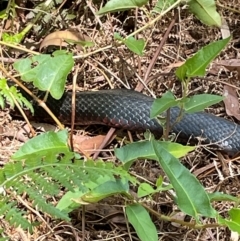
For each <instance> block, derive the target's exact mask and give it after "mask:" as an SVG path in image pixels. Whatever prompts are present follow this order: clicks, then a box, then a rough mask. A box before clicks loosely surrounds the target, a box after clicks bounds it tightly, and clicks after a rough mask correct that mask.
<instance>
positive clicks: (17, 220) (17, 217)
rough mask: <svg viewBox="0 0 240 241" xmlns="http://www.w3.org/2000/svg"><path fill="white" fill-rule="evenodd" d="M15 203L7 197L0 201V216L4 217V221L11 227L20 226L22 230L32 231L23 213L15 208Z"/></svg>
mask: <svg viewBox="0 0 240 241" xmlns="http://www.w3.org/2000/svg"><path fill="white" fill-rule="evenodd" d="M15 205H16V202H12V201H10V200H9V199H8V198H7V197H3V198H2V199H1V200H0V207H1V208H0V216H2V215H4V216H5V219H6V220H7V221H8V222H9V223H10V224H11V225H13V226H21V227H22V228H24V229H29V230H30V231H31V230H32V225H31V223H30V222H28V220H27V219H26V218H24V214H25V213H24V212H23V211H21V210H19V209H18V208H16V207H15Z"/></svg>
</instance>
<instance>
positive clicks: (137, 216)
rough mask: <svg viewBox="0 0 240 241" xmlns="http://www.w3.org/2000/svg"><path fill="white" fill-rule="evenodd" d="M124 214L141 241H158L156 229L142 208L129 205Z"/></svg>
mask: <svg viewBox="0 0 240 241" xmlns="http://www.w3.org/2000/svg"><path fill="white" fill-rule="evenodd" d="M126 214H127V217H128V220H129V222H130V223H131V224H132V226H133V227H134V229H135V231H136V233H137V235H138V237H139V238H140V240H141V241H157V240H158V235H157V229H156V227H155V225H154V224H153V222H152V220H151V218H150V216H149V214H148V212H147V211H146V209H145V208H144V207H142V206H141V205H139V204H133V205H129V206H127V207H126Z"/></svg>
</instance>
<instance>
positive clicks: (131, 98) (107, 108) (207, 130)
mask: <svg viewBox="0 0 240 241" xmlns="http://www.w3.org/2000/svg"><path fill="white" fill-rule="evenodd" d="M71 99H72V93H71V92H66V93H65V94H64V95H63V97H62V98H61V99H60V100H55V99H53V98H52V97H51V96H49V97H48V100H47V105H48V107H49V108H50V109H51V110H52V112H53V113H54V114H55V115H56V116H57V117H58V118H59V119H60V121H61V122H62V123H63V124H69V123H71V111H72V108H71ZM153 101H154V99H153V98H151V97H148V96H146V95H144V94H141V93H139V92H136V91H133V90H125V89H114V90H101V91H96V92H93V91H83V92H77V93H76V119H75V123H76V124H79V125H85V124H86V125H89V124H104V125H107V126H111V127H116V128H122V129H126V130H132V131H145V130H147V129H148V130H150V131H151V132H153V133H156V134H161V133H162V127H161V125H160V124H159V122H158V121H157V120H156V119H150V109H151V106H152V103H153ZM179 111H180V110H179V108H178V107H175V108H171V110H170V124H171V125H172V124H173V123H175V121H176V118H177V117H178V115H179ZM35 115H36V117H38V118H40V119H41V120H44V121H51V118H50V117H49V116H48V115H47V114H46V112H45V111H44V110H43V109H42V108H41V107H39V106H37V105H36V106H35ZM172 132H174V133H176V134H178V135H179V136H180V138H181V139H187V138H190V137H193V138H195V139H196V138H198V137H200V138H201V140H202V143H213V144H214V145H215V146H217V147H218V148H220V149H222V150H224V151H226V152H227V153H229V154H235V153H237V152H239V151H240V126H239V125H237V124H235V123H234V122H231V121H228V120H226V119H224V118H220V117H217V116H215V115H212V114H209V113H206V112H197V113H194V114H184V115H183V118H182V119H181V120H180V121H179V122H177V123H175V124H174V125H173V129H172Z"/></svg>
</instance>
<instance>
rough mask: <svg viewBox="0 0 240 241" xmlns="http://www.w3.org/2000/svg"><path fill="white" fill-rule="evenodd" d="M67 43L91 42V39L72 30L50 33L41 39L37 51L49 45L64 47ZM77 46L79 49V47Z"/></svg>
mask: <svg viewBox="0 0 240 241" xmlns="http://www.w3.org/2000/svg"><path fill="white" fill-rule="evenodd" d="M67 41H74V42H80V41H82V42H86V41H91V39H90V38H89V37H88V36H87V35H84V34H81V33H79V32H77V31H74V30H64V31H56V32H53V33H50V34H49V35H47V36H46V37H45V38H44V39H43V41H42V43H41V45H40V47H39V50H40V51H41V50H42V48H44V47H47V46H49V45H55V46H61V47H66V46H68V45H69V43H68V42H67ZM78 46H79V47H80V49H81V46H80V45H78Z"/></svg>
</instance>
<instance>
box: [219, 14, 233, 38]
mask: <svg viewBox="0 0 240 241" xmlns="http://www.w3.org/2000/svg"><path fill="white" fill-rule="evenodd" d="M221 33H222V38H223V39H225V38H228V37H229V36H230V35H231V33H230V30H229V26H228V23H227V21H226V20H225V18H223V17H222V26H221Z"/></svg>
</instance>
